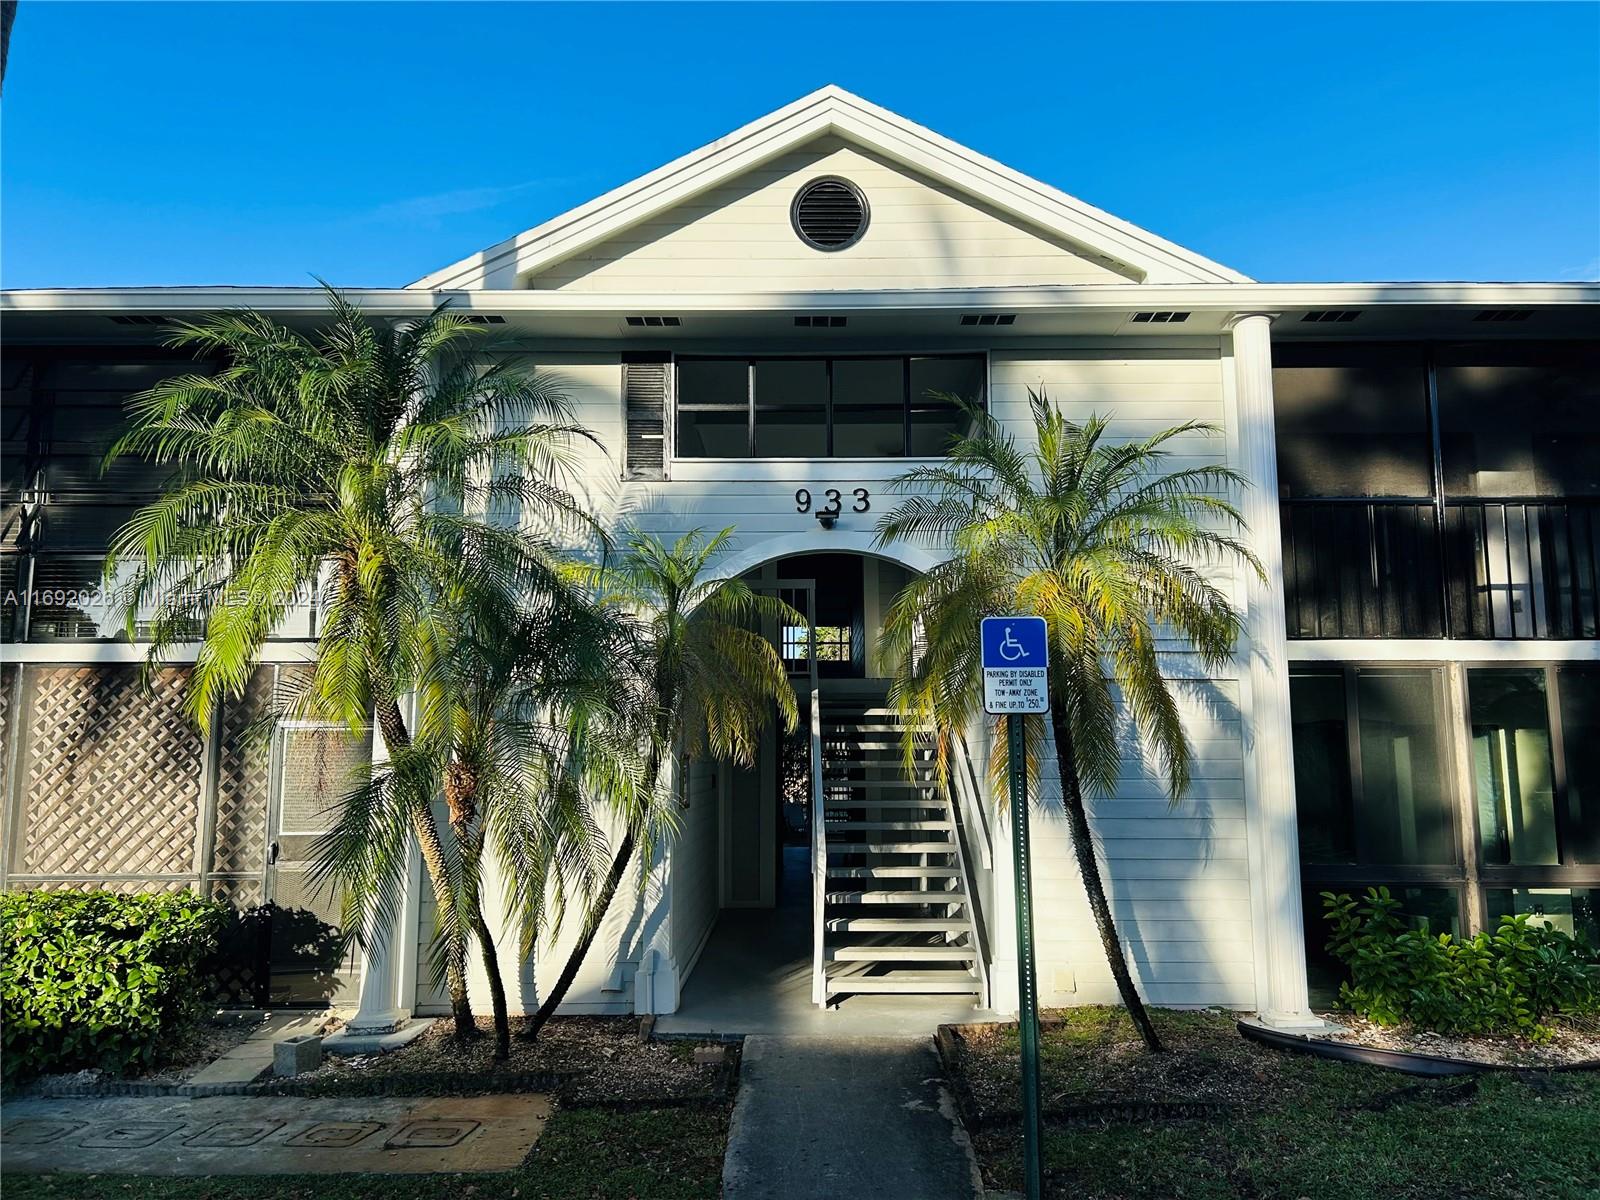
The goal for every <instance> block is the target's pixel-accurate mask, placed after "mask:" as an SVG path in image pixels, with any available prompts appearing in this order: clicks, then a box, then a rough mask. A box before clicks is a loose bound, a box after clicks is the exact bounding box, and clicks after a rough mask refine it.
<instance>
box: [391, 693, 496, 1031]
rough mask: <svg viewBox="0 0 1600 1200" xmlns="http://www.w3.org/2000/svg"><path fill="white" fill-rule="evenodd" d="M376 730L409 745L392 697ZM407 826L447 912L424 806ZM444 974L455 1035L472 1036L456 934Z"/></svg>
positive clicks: (446, 879) (439, 845) (399, 746)
mask: <svg viewBox="0 0 1600 1200" xmlns="http://www.w3.org/2000/svg"><path fill="white" fill-rule="evenodd" d="M376 709H377V719H378V729H379V731H380V732H381V733H382V734H383V741H384V744H385V745H387V746H388V747H389V749H390V750H403V749H405V748H407V747H409V746H410V745H411V735H410V733H408V732H407V731H406V722H405V717H404V715H403V714H402V713H401V712H400V705H399V703H398V702H397V701H396V700H394V699H393V698H385V699H383V700H380V701H378V703H377V706H376ZM411 829H412V832H413V833H415V834H416V838H417V846H418V848H419V849H420V850H421V852H422V865H423V866H424V867H425V868H426V869H427V872H428V883H429V884H430V886H431V887H432V888H433V902H434V905H435V907H437V909H438V910H439V911H440V912H441V913H444V912H449V911H450V909H451V907H452V905H453V904H454V902H455V901H454V897H453V896H452V895H451V893H450V874H449V870H448V869H447V867H446V866H445V857H444V841H443V839H441V838H440V837H439V826H438V823H437V822H436V821H434V819H433V813H432V811H431V810H430V809H429V808H428V807H427V806H426V805H417V806H416V807H414V808H413V809H412V811H411ZM444 977H445V983H446V984H447V985H448V987H449V988H450V1013H451V1016H452V1018H453V1019H454V1021H455V1027H456V1036H457V1037H458V1038H469V1037H476V1036H477V1035H478V1022H477V1020H476V1019H475V1018H474V1017H473V1015H472V1000H471V998H470V997H469V996H468V994H467V948H466V945H465V943H464V942H462V940H461V939H460V938H458V937H453V938H450V939H449V940H448V942H447V944H446V945H445V948H444Z"/></svg>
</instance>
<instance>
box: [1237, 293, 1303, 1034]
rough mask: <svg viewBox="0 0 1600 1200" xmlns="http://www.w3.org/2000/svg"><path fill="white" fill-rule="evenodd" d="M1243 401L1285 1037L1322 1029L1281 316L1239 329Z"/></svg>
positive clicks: (1273, 994)
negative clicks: (1300, 801) (1279, 393)
mask: <svg viewBox="0 0 1600 1200" xmlns="http://www.w3.org/2000/svg"><path fill="white" fill-rule="evenodd" d="M1231 329H1232V332H1233V361H1234V371H1235V381H1236V391H1237V396H1238V413H1237V417H1236V420H1237V423H1238V447H1239V462H1238V464H1237V465H1238V469H1239V471H1240V472H1242V473H1243V475H1244V476H1245V478H1246V479H1247V480H1248V481H1249V486H1248V487H1246V488H1245V489H1244V495H1243V497H1242V502H1241V509H1242V511H1243V513H1244V518H1245V521H1246V522H1247V523H1248V524H1249V527H1250V533H1249V538H1250V547H1251V549H1252V550H1254V551H1255V554H1256V557H1257V558H1259V559H1260V560H1261V566H1262V569H1263V571H1265V573H1266V579H1265V581H1262V580H1261V579H1258V578H1257V577H1256V575H1255V574H1254V572H1245V579H1246V586H1245V603H1246V626H1245V627H1246V639H1247V640H1246V650H1247V653H1248V655H1249V685H1250V706H1249V710H1248V712H1247V713H1246V714H1245V716H1246V726H1245V762H1246V763H1247V764H1248V766H1249V767H1253V768H1254V769H1253V771H1252V772H1249V776H1250V777H1249V778H1248V779H1247V784H1248V787H1249V795H1248V798H1247V801H1246V803H1247V815H1248V818H1249V820H1248V825H1249V830H1250V837H1251V840H1252V841H1253V842H1255V843H1256V848H1255V853H1254V854H1253V855H1252V858H1253V860H1254V864H1255V871H1254V875H1255V878H1254V879H1252V881H1251V887H1252V889H1253V890H1254V892H1255V893H1256V900H1255V904H1256V910H1257V913H1258V914H1259V919H1260V920H1261V922H1262V926H1263V929H1262V932H1263V934H1264V939H1263V941H1262V943H1261V944H1262V948H1263V952H1264V955H1265V960H1264V961H1262V962H1258V963H1257V964H1256V966H1257V986H1256V993H1257V997H1258V1003H1259V1004H1261V1006H1262V1010H1261V1013H1260V1017H1261V1020H1262V1021H1263V1022H1264V1023H1265V1024H1268V1025H1271V1026H1274V1027H1275V1028H1279V1029H1302V1030H1304V1029H1309V1028H1319V1027H1321V1026H1322V1025H1323V1022H1322V1021H1321V1020H1319V1019H1318V1018H1317V1017H1316V1016H1314V1015H1313V1014H1312V1012H1311V1008H1310V1000H1309V997H1308V996H1307V992H1306V952H1305V927H1304V924H1303V921H1302V915H1301V896H1300V837H1299V831H1298V829H1297V828H1296V825H1295V798H1294V750H1293V742H1292V737H1293V728H1292V726H1291V724H1290V721H1289V645H1288V638H1287V633H1286V630H1287V627H1288V626H1287V616H1286V614H1285V611H1284V600H1283V586H1284V581H1283V541H1282V533H1281V531H1280V529H1279V524H1278V454H1277V439H1276V434H1275V430H1274V425H1273V416H1272V315H1271V314H1268V313H1244V314H1240V315H1239V316H1237V317H1235V318H1234V319H1233V321H1232V323H1231Z"/></svg>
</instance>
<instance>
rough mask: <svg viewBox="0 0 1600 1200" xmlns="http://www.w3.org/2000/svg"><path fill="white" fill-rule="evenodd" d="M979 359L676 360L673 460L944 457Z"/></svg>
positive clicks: (979, 371)
mask: <svg viewBox="0 0 1600 1200" xmlns="http://www.w3.org/2000/svg"><path fill="white" fill-rule="evenodd" d="M984 375H985V371H984V360H983V358H982V357H981V356H979V355H915V356H905V355H898V356H881V355H869V356H862V357H849V358H845V357H839V358H680V359H678V361H677V414H678V416H677V451H676V452H677V456H678V457H680V458H751V457H755V458H829V457H831V458H905V457H918V458H922V457H934V456H938V455H942V454H944V453H945V452H946V451H947V450H948V448H949V446H950V443H951V441H952V440H953V439H954V438H955V437H956V436H957V435H959V434H960V433H962V432H964V431H965V429H966V427H967V417H966V413H965V412H964V411H963V409H962V405H963V404H974V405H981V404H982V403H983V381H984Z"/></svg>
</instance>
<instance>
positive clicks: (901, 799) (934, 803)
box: [823, 796, 944, 808]
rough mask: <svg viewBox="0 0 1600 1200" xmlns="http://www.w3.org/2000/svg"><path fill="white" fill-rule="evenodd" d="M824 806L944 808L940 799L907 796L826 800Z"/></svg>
mask: <svg viewBox="0 0 1600 1200" xmlns="http://www.w3.org/2000/svg"><path fill="white" fill-rule="evenodd" d="M823 807H824V808H943V807H944V801H943V800H940V799H937V798H935V799H932V800H918V799H912V798H909V797H906V796H887V797H882V798H880V799H877V800H826V801H824V803H823Z"/></svg>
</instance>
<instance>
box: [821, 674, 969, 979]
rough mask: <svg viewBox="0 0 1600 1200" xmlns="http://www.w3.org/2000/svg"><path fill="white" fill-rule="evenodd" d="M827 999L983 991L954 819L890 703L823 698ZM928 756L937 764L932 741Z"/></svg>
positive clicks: (823, 896)
mask: <svg viewBox="0 0 1600 1200" xmlns="http://www.w3.org/2000/svg"><path fill="white" fill-rule="evenodd" d="M813 728H814V729H819V731H820V749H821V768H822V769H821V772H820V778H821V800H820V809H821V813H822V815H823V818H824V819H823V821H822V823H821V829H820V831H819V830H817V829H815V828H814V829H813V831H812V835H813V836H812V848H813V849H812V853H813V863H812V870H813V873H819V872H820V876H819V878H817V879H816V880H814V882H815V884H816V885H817V890H818V894H817V901H818V903H817V913H818V917H819V920H818V932H817V934H816V937H817V946H818V953H817V960H818V961H817V963H816V968H815V969H816V970H817V972H818V974H819V977H818V979H817V980H816V981H815V987H814V995H815V998H816V999H817V1002H818V1003H820V1004H824V1005H826V1004H829V1003H831V1002H832V1001H833V1000H835V999H836V998H838V997H841V996H847V995H853V994H861V993H884V992H890V993H923V994H947V995H948V994H955V995H970V996H972V997H974V999H975V1001H976V1000H977V999H978V998H980V997H982V995H983V981H982V977H981V971H982V964H981V962H980V961H979V949H978V939H977V937H976V936H975V931H974V927H973V919H974V914H973V909H972V903H971V899H970V897H969V895H968V892H967V875H966V870H965V866H964V864H963V862H962V859H961V854H962V848H961V843H960V838H959V836H958V831H957V828H956V816H955V813H954V811H953V810H952V806H951V803H950V800H949V798H948V796H947V795H946V793H945V792H944V790H943V789H941V788H940V787H939V786H938V784H937V783H936V782H935V781H934V777H933V776H934V772H933V766H932V763H931V761H928V763H927V765H926V766H922V765H917V766H916V767H914V768H913V769H912V770H911V771H910V772H909V773H908V771H907V769H906V764H905V757H904V747H903V742H902V731H903V726H902V725H901V723H900V721H899V718H898V716H897V715H896V714H895V713H894V712H893V711H892V710H890V709H889V708H887V707H886V706H885V705H884V704H883V701H882V698H881V696H877V697H875V696H872V695H871V694H865V695H849V694H846V695H839V696H835V697H827V696H823V697H821V719H820V723H819V724H818V725H814V726H813ZM917 736H918V738H919V739H920V740H922V741H924V742H926V744H927V747H928V748H927V750H925V751H919V755H918V758H919V762H920V760H924V759H926V760H931V757H932V739H931V737H930V736H929V735H928V734H926V733H925V732H919V734H918V735H917Z"/></svg>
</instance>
